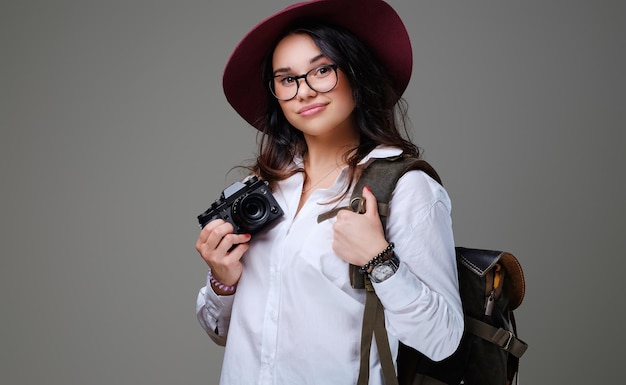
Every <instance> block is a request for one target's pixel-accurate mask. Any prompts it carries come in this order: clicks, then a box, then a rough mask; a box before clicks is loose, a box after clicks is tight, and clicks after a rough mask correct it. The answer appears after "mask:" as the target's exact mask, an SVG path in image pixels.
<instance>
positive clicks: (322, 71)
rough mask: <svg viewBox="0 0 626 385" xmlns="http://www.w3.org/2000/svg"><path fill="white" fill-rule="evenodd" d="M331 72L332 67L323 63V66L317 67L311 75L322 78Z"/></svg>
mask: <svg viewBox="0 0 626 385" xmlns="http://www.w3.org/2000/svg"><path fill="white" fill-rule="evenodd" d="M332 72H333V67H332V66H330V65H324V66H320V67H317V68H316V69H315V70H314V71H313V76H315V77H318V78H323V77H325V76H328V75H330V74H331V73H332Z"/></svg>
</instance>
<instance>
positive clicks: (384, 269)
mask: <svg viewBox="0 0 626 385" xmlns="http://www.w3.org/2000/svg"><path fill="white" fill-rule="evenodd" d="M398 266H400V259H398V257H397V256H396V253H393V255H392V256H391V258H389V259H387V260H386V261H384V262H382V263H380V264H378V265H376V266H374V268H373V269H372V271H371V272H370V274H369V276H370V279H371V280H372V282H375V283H381V282H383V281H384V280H386V279H387V278H389V277H391V276H392V275H394V274H395V273H396V271H398Z"/></svg>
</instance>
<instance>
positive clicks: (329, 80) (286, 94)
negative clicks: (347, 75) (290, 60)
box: [270, 64, 337, 100]
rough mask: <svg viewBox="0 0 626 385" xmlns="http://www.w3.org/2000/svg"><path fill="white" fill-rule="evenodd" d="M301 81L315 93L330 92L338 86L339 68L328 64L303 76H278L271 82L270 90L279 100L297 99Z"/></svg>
mask: <svg viewBox="0 0 626 385" xmlns="http://www.w3.org/2000/svg"><path fill="white" fill-rule="evenodd" d="M300 79H304V81H305V82H306V84H307V85H308V86H309V88H311V89H312V90H313V91H315V92H321V93H324V92H329V91H331V90H332V89H333V88H335V86H336V85H337V66H336V65H334V64H327V65H323V66H319V67H315V68H313V69H311V70H310V71H309V72H307V73H306V74H303V75H298V76H294V75H277V76H274V79H272V80H271V81H270V90H271V91H272V94H274V96H275V97H276V98H277V99H279V100H290V99H293V98H295V97H296V95H297V94H298V89H299V88H300Z"/></svg>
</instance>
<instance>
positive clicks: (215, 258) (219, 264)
mask: <svg viewBox="0 0 626 385" xmlns="http://www.w3.org/2000/svg"><path fill="white" fill-rule="evenodd" d="M249 240H250V235H249V234H235V233H234V229H233V226H232V224H230V223H228V222H225V221H223V220H221V219H217V220H214V221H211V222H209V223H208V224H207V225H206V226H205V227H204V228H203V229H202V231H201V232H200V235H199V236H198V240H197V242H196V250H197V251H198V253H199V254H200V256H201V257H202V259H203V260H204V261H205V262H206V264H207V265H208V266H209V273H208V274H207V280H206V286H204V287H203V288H202V289H200V292H199V293H198V297H197V299H196V316H197V317H198V321H199V322H200V326H202V328H203V329H204V330H205V331H206V332H207V333H208V334H209V336H210V337H211V339H213V341H215V342H216V343H217V344H219V345H224V344H225V343H226V334H227V332H228V326H229V324H230V313H231V310H232V303H233V297H234V293H235V290H236V285H237V282H239V278H240V277H241V272H242V269H243V267H242V265H241V257H242V256H243V254H244V253H245V252H246V250H248V247H249V244H248V241H249Z"/></svg>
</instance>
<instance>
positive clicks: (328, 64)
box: [196, 0, 463, 385]
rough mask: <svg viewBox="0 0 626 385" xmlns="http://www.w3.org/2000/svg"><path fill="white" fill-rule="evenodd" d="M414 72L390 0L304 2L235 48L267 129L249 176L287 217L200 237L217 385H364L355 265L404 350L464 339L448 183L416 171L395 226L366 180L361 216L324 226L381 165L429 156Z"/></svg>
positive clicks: (241, 108) (239, 93) (402, 194)
mask: <svg viewBox="0 0 626 385" xmlns="http://www.w3.org/2000/svg"><path fill="white" fill-rule="evenodd" d="M411 67H412V55H411V46H410V42H409V39H408V34H407V32H406V30H405V28H404V25H403V24H402V21H401V20H400V18H399V16H398V15H397V13H396V12H395V11H394V10H393V9H392V8H391V7H390V6H389V5H388V4H386V3H385V2H384V1H381V0H360V1H356V0H318V1H311V2H306V3H299V4H295V5H293V6H291V7H288V8H286V9H285V10H283V11H281V12H279V13H277V14H275V15H273V16H272V17H270V18H268V19H266V20H265V21H263V22H261V23H260V24H259V25H257V26H256V27H255V28H254V29H253V30H252V31H250V32H249V33H248V35H246V36H245V37H244V39H243V40H242V41H241V42H240V44H239V45H238V46H237V48H236V49H235V51H234V53H233V55H232V56H231V58H230V60H229V62H228V64H227V66H226V70H225V73H224V91H225V94H226V97H227V99H228V101H229V102H230V103H231V105H232V106H233V107H234V108H235V110H236V111H237V112H238V113H239V114H240V115H241V116H242V117H243V118H244V119H245V120H246V121H248V122H249V123H250V124H252V125H253V126H254V127H256V128H257V129H258V130H260V131H261V132H262V134H263V135H262V140H261V141H260V149H259V155H258V158H257V162H256V164H254V165H253V166H252V167H251V171H252V173H253V174H255V175H257V176H259V177H260V178H261V179H264V180H266V181H267V182H268V183H269V186H270V188H271V190H272V193H273V195H274V197H275V198H276V200H277V202H278V203H279V204H280V206H281V207H282V209H283V211H284V215H283V216H282V217H281V218H280V219H278V220H277V221H274V222H273V223H271V224H270V225H269V226H268V227H267V228H265V229H263V230H262V231H261V232H259V233H256V234H254V235H253V236H251V235H249V234H235V233H234V231H233V226H232V225H231V224H230V223H228V222H225V221H223V220H221V219H217V220H214V221H211V222H209V223H208V224H207V225H206V226H205V227H204V228H203V230H202V231H201V233H200V235H199V237H198V241H197V244H196V248H197V250H198V252H199V253H200V255H201V256H202V258H203V259H204V260H205V261H206V263H207V264H208V266H209V274H208V278H207V284H206V286H205V287H203V288H202V289H201V290H200V292H199V295H198V300H197V314H198V319H199V321H200V324H201V325H202V327H203V328H204V329H205V330H206V331H207V333H208V334H209V336H210V337H211V338H212V339H213V340H214V341H215V342H216V343H218V344H220V345H225V346H226V349H225V354H224V363H223V370H222V376H221V384H223V385H231V384H246V385H248V384H324V385H327V384H346V385H348V384H355V383H356V379H357V376H358V373H359V359H360V353H359V348H360V337H361V323H362V319H363V306H364V302H365V292H364V291H363V290H361V289H354V288H352V287H351V284H350V278H349V274H348V266H349V264H354V265H357V266H363V267H364V270H365V272H364V274H366V275H369V276H370V277H371V278H372V281H373V285H374V288H375V291H376V294H377V295H378V297H379V298H380V300H381V302H382V304H383V306H384V308H385V324H386V328H387V332H388V335H389V343H390V346H391V350H392V352H394V354H395V352H396V351H397V347H398V344H399V341H401V342H403V343H404V344H406V345H409V346H411V347H413V348H415V349H417V350H419V351H420V352H422V353H423V354H425V355H426V356H428V357H430V358H431V359H434V360H441V359H443V358H445V357H447V356H449V355H450V354H452V353H453V352H454V350H455V349H456V347H457V346H458V343H459V340H460V338H461V335H462V331H463V318H462V311H461V302H460V298H459V294H458V284H457V278H456V277H457V272H456V263H455V257H454V255H455V254H454V241H453V234H452V229H451V219H450V200H449V198H448V195H447V194H446V192H445V191H444V190H443V189H442V188H441V186H440V185H439V184H437V183H436V182H435V181H434V180H432V179H431V178H430V177H428V176H427V175H426V174H424V173H423V172H421V171H411V172H408V173H407V174H405V175H404V176H403V177H402V178H401V179H400V181H399V182H398V184H397V186H396V188H395V190H394V194H393V200H392V201H391V203H390V214H389V218H388V222H387V228H386V231H385V230H384V229H383V227H382V225H381V222H380V219H379V216H378V211H377V204H376V198H375V197H374V196H373V194H372V193H371V192H370V191H369V190H368V189H367V188H365V189H364V190H363V192H362V195H363V197H364V198H365V202H366V207H365V213H364V214H358V213H354V212H351V211H348V210H341V211H339V213H338V214H337V215H336V217H334V218H332V219H330V220H326V221H322V222H320V223H318V222H317V217H318V215H320V214H322V213H324V212H327V211H329V210H330V209H332V208H334V207H339V206H345V205H346V204H347V202H348V200H349V197H350V193H351V192H352V191H351V190H352V187H353V185H354V182H355V178H357V177H358V174H359V171H360V170H362V169H363V168H364V167H366V166H367V165H368V163H369V162H371V161H372V160H373V159H375V158H384V157H390V156H395V155H399V154H401V153H406V154H409V155H413V156H417V155H419V153H418V149H417V147H416V146H415V145H413V144H412V143H411V142H410V141H408V140H407V139H405V137H406V136H404V137H403V135H402V134H401V132H405V131H404V130H403V129H402V128H403V124H402V123H403V116H404V115H403V114H404V109H403V108H402V106H403V104H402V101H401V95H402V93H403V91H404V90H405V88H406V86H407V84H408V81H409V78H410V73H411ZM415 234H420V236H416V235H415ZM394 246H395V248H394ZM377 256H378V257H380V258H378V259H376V258H375V257H377ZM381 266H385V267H387V269H385V270H384V271H385V272H386V273H384V274H382V275H381V274H378V275H376V274H375V272H377V271H379V270H380V269H377V268H379V267H381ZM370 357H371V359H370V380H369V381H370V384H382V383H383V379H382V374H381V368H380V362H379V359H378V354H377V351H376V346H375V345H374V346H373V347H372V354H371V355H370Z"/></svg>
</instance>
